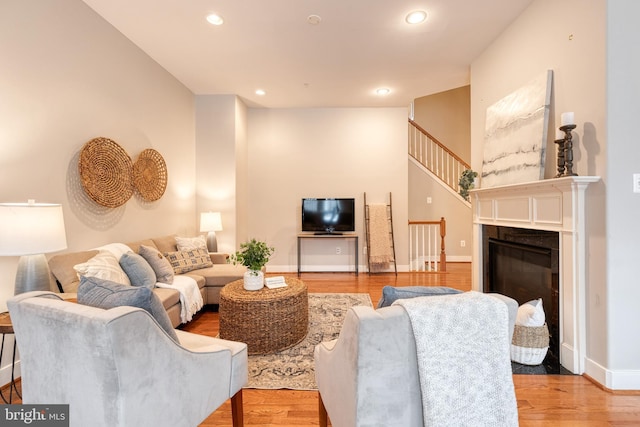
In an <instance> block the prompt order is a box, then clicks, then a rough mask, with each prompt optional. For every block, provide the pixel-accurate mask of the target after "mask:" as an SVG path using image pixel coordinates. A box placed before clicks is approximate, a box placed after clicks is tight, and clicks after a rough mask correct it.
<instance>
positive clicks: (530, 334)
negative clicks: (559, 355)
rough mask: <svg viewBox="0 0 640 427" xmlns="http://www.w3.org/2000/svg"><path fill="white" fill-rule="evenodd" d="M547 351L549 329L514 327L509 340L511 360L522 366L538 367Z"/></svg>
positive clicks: (545, 327) (543, 327)
mask: <svg viewBox="0 0 640 427" xmlns="http://www.w3.org/2000/svg"><path fill="white" fill-rule="evenodd" d="M548 350H549V328H548V327H547V324H546V323H545V324H544V325H543V326H539V327H530V326H519V325H516V326H515V328H514V330H513V339H512V340H511V360H513V361H514V362H518V363H521V364H523V365H539V364H541V363H542V361H543V360H544V358H545V356H546V355H547V351H548Z"/></svg>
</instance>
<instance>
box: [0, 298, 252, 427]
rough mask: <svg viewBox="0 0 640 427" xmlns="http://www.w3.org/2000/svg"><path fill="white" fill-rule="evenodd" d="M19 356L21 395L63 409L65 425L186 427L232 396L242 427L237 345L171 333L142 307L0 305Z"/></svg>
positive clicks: (240, 347) (243, 372)
mask: <svg viewBox="0 0 640 427" xmlns="http://www.w3.org/2000/svg"><path fill="white" fill-rule="evenodd" d="M7 305H8V307H9V311H10V314H11V320H12V323H13V327H14V330H15V337H16V342H17V344H18V348H19V351H20V361H21V370H22V398H23V402H24V403H30V404H69V405H70V406H69V411H70V421H71V425H72V426H105V427H114V426H171V427H174V426H185V427H193V426H196V425H198V424H199V423H201V422H202V421H203V420H204V419H205V418H206V417H207V416H209V415H210V414H211V413H212V412H213V411H215V410H216V409H217V408H218V407H219V406H220V405H222V404H223V403H224V402H225V401H226V400H227V399H229V398H231V405H232V410H233V425H234V426H241V425H242V422H243V420H242V386H243V385H245V384H246V382H247V375H248V371H247V346H246V345H245V344H243V343H238V342H232V341H225V340H219V339H215V338H211V337H206V336H201V335H196V334H191V333H187V332H184V331H180V330H177V331H175V332H176V334H177V337H178V340H179V343H178V342H176V341H175V340H174V339H173V338H172V337H171V336H170V335H169V334H167V332H165V331H164V330H163V329H162V328H161V327H160V326H159V324H158V323H157V322H156V321H155V320H154V318H153V317H152V316H151V315H150V314H149V313H148V312H147V311H145V310H143V309H140V308H133V307H129V306H121V307H116V308H112V309H109V310H104V309H100V308H95V307H90V306H87V305H81V304H77V303H73V302H69V301H63V300H61V299H60V297H58V296H56V294H53V293H50V292H29V293H25V294H21V295H18V296H15V297H13V298H12V299H10V300H9V301H8V302H7Z"/></svg>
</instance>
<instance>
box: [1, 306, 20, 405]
mask: <svg viewBox="0 0 640 427" xmlns="http://www.w3.org/2000/svg"><path fill="white" fill-rule="evenodd" d="M0 334H2V344H1V345H0V365H1V364H2V356H3V355H4V339H5V336H6V335H8V334H11V335H13V324H12V323H11V317H10V316H9V312H6V311H5V312H4V313H0ZM17 346H18V345H17V343H16V342H14V343H13V357H12V359H11V383H10V384H9V400H8V401H7V399H6V398H5V397H4V393H2V390H0V397H2V400H3V401H4V403H7V404H10V403H11V402H12V400H13V391H14V390H15V392H16V395H17V396H18V397H19V398H20V399H22V396H21V395H20V392H19V391H18V387H17V386H16V379H15V367H16V347H17Z"/></svg>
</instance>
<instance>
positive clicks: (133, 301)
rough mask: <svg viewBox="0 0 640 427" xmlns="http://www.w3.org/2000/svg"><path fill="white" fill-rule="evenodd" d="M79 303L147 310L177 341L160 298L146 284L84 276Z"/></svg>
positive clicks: (105, 307) (81, 282) (79, 292)
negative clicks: (124, 283) (139, 284)
mask: <svg viewBox="0 0 640 427" xmlns="http://www.w3.org/2000/svg"><path fill="white" fill-rule="evenodd" d="M78 303H79V304H84V305H90V306H92V307H98V308H103V309H105V310H108V309H110V308H114V307H120V306H123V305H126V306H130V307H138V308H142V309H143V310H146V311H147V312H148V313H149V314H151V316H153V318H154V319H156V321H157V322H158V324H159V325H160V326H161V327H162V329H164V330H165V331H166V332H167V334H168V335H169V336H170V337H171V338H172V339H173V340H174V341H175V342H177V343H179V342H180V341H179V340H178V335H177V334H176V331H175V329H173V325H171V320H170V319H169V315H168V314H167V312H166V310H165V309H164V307H163V306H162V302H160V298H158V296H157V295H156V294H154V293H153V291H152V290H151V289H149V288H146V287H144V286H129V285H122V284H120V283H116V282H111V281H109V280H104V279H99V278H97V277H86V276H83V277H82V279H80V285H78Z"/></svg>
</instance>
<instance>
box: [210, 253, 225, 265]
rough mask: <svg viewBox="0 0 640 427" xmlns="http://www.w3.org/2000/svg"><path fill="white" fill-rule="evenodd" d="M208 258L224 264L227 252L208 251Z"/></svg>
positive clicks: (215, 262)
mask: <svg viewBox="0 0 640 427" xmlns="http://www.w3.org/2000/svg"><path fill="white" fill-rule="evenodd" d="M209 258H211V262H212V263H214V264H226V263H227V260H228V259H229V254H227V253H224V252H209Z"/></svg>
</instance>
